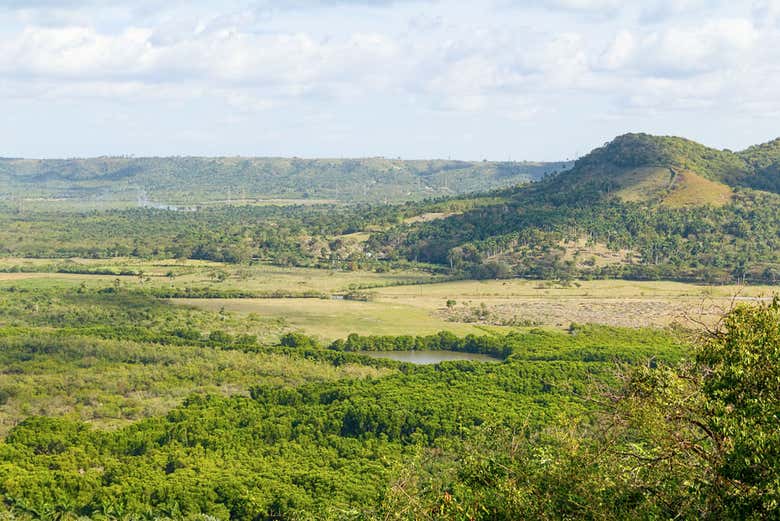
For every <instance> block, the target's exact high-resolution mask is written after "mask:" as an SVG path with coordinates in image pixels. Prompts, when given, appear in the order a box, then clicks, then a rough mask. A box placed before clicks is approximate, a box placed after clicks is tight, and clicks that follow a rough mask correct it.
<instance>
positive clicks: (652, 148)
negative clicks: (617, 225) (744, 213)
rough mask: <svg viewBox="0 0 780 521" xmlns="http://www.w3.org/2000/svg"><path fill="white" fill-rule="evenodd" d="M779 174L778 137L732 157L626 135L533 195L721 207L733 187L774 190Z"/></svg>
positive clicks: (679, 141)
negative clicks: (611, 198)
mask: <svg viewBox="0 0 780 521" xmlns="http://www.w3.org/2000/svg"><path fill="white" fill-rule="evenodd" d="M779 172H780V139H778V140H775V141H773V142H770V143H766V144H763V145H757V146H754V147H751V148H749V149H747V150H745V151H742V152H737V153H735V152H731V151H729V150H717V149H714V148H709V147H706V146H704V145H701V144H699V143H696V142H694V141H691V140H688V139H685V138H680V137H669V136H652V135H649V134H625V135H623V136H618V137H617V138H615V139H614V140H612V141H610V142H609V143H606V144H605V145H604V146H602V147H600V148H597V149H595V150H593V151H592V152H591V153H589V154H587V155H586V156H584V157H582V158H580V159H578V160H577V161H576V162H575V164H574V167H573V168H571V169H570V170H568V171H566V172H563V173H562V174H561V175H559V176H557V177H556V178H555V179H550V180H548V182H545V183H540V184H539V186H537V187H536V188H535V190H534V193H535V195H536V196H539V195H542V196H545V197H546V198H548V199H550V200H552V201H554V202H558V203H574V202H580V203H581V202H583V201H587V202H592V201H594V200H598V199H602V198H604V197H616V198H617V199H619V200H622V201H626V202H647V203H651V204H661V205H665V206H670V207H680V206H698V205H704V204H712V205H715V206H721V205H724V204H726V203H728V202H729V201H730V200H731V198H732V196H733V191H734V189H739V188H754V189H759V190H765V191H771V192H778V191H779V190H780V182H778V177H779V176H780V174H779ZM519 194H520V195H521V196H522V192H520V193H519Z"/></svg>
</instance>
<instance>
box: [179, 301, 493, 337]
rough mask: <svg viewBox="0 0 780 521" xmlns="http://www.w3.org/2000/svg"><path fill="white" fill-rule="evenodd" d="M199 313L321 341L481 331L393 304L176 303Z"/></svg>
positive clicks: (403, 305)
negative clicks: (271, 325)
mask: <svg viewBox="0 0 780 521" xmlns="http://www.w3.org/2000/svg"><path fill="white" fill-rule="evenodd" d="M176 302H177V303H180V304H184V305H189V306H195V307H198V308H201V309H206V310H211V311H220V310H224V311H227V312H231V313H239V314H245V315H248V314H255V315H258V316H259V317H260V318H262V319H264V318H269V319H270V318H274V319H278V320H280V321H281V324H282V327H283V329H284V330H295V331H302V332H304V333H307V334H309V335H314V336H317V337H320V338H321V339H322V340H324V341H332V340H335V339H337V338H344V337H346V336H347V335H348V334H349V333H358V334H361V335H407V334H408V335H428V334H433V333H436V332H439V331H442V330H449V331H452V332H453V333H455V334H457V335H467V334H484V333H485V332H489V331H491V330H499V329H503V328H483V327H479V326H477V325H472V324H462V323H456V322H448V321H447V320H446V319H445V318H443V317H438V316H436V315H435V314H433V313H431V312H430V310H428V309H425V308H422V307H420V306H415V305H409V304H398V303H393V302H359V301H349V300H332V299H331V300H329V299H176Z"/></svg>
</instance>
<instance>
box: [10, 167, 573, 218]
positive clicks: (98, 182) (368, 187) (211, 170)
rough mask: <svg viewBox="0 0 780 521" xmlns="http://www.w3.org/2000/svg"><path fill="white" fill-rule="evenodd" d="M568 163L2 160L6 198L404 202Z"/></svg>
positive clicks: (508, 181)
mask: <svg viewBox="0 0 780 521" xmlns="http://www.w3.org/2000/svg"><path fill="white" fill-rule="evenodd" d="M568 166H569V165H567V164H566V163H532V162H488V161H480V162H469V161H450V160H430V161H428V160H420V161H404V160H395V159H385V158H367V159H299V158H243V157H221V158H202V157H167V158H131V157H100V158H91V159H53V160H37V159H0V199H2V198H19V197H24V198H27V199H47V200H52V199H55V200H58V201H60V202H61V203H75V204H77V205H91V206H103V207H116V206H120V207H127V206H136V205H141V206H155V205H157V206H160V205H193V204H208V203H220V202H227V201H230V202H248V203H254V202H256V201H257V200H267V199H277V198H278V199H298V200H313V201H318V200H319V201H321V200H329V201H348V202H353V201H358V202H398V201H407V200H417V199H422V198H426V197H441V196H448V195H458V194H465V193H469V192H475V191H483V190H491V189H496V188H503V187H508V186H512V185H516V184H520V183H527V182H529V181H533V180H537V179H540V178H541V177H542V176H544V175H545V174H549V173H552V172H555V171H559V170H562V169H564V168H567V167H568Z"/></svg>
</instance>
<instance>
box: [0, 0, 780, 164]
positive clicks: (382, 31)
mask: <svg viewBox="0 0 780 521" xmlns="http://www.w3.org/2000/svg"><path fill="white" fill-rule="evenodd" d="M778 93H780V0H738V1H734V0H731V1H720V0H536V1H530V0H484V1H478V0H469V1H458V0H452V1H445V0H441V1H435V0H430V1H411V0H408V1H404V0H396V1H390V0H289V1H284V0H281V1H280V0H276V1H272V0H255V1H240V0H220V1H207V0H189V1H180V0H117V1H101V0H59V1H57V0H0V156H4V157H90V156H100V155H136V156H171V155H174V156H175V155H198V156H222V155H243V156H298V157H367V156H384V157H402V158H453V159H476V160H478V159H491V160H509V159H511V160H565V159H573V158H576V157H578V156H580V155H583V154H585V153H587V152H588V151H589V150H591V149H592V148H594V147H596V146H599V145H601V144H603V143H604V142H606V141H608V140H610V139H612V138H613V137H615V136H616V135H619V134H622V133H625V132H640V131H641V132H650V133H654V134H664V135H680V136H685V137H689V138H691V139H694V140H696V141H699V142H702V143H704V144H707V145H710V146H714V147H717V148H730V149H733V150H738V149H742V148H745V147H747V146H749V145H751V144H755V143H760V142H764V141H768V140H770V139H774V138H776V137H778V136H780V124H778V122H780V95H778Z"/></svg>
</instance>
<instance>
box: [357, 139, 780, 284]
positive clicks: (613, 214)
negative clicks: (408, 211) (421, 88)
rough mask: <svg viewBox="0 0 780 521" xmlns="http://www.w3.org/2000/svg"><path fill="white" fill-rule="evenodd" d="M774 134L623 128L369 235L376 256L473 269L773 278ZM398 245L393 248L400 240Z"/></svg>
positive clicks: (778, 207)
mask: <svg viewBox="0 0 780 521" xmlns="http://www.w3.org/2000/svg"><path fill="white" fill-rule="evenodd" d="M779 172H780V140H775V141H773V142H770V143H767V144H764V145H758V146H755V147H751V148H749V149H747V150H745V151H742V152H737V153H734V152H731V151H728V150H715V149H712V148H708V147H705V146H703V145H700V144H698V143H695V142H693V141H690V140H687V139H683V138H677V137H658V136H650V135H647V134H626V135H624V136H619V137H617V138H616V139H614V140H613V141H611V142H609V143H607V144H605V145H604V146H602V147H600V148H597V149H596V150H594V151H592V152H591V153H590V154H588V155H586V156H584V157H583V158H581V159H579V160H577V161H576V162H575V164H574V166H573V167H572V168H571V169H570V170H567V171H564V172H561V173H559V174H557V175H553V176H548V177H547V178H545V179H544V180H543V181H540V182H538V183H533V184H531V185H529V186H525V187H517V188H513V189H510V190H506V191H504V192H502V194H501V195H503V196H505V197H506V200H507V202H503V203H501V204H496V205H493V206H482V207H479V208H475V209H473V210H471V211H469V212H466V213H464V214H462V215H455V216H451V217H449V218H447V219H442V220H440V221H437V222H431V223H424V224H418V225H414V226H397V227H395V228H393V229H391V230H387V231H385V232H382V233H378V234H375V235H374V236H373V237H372V239H371V241H370V243H369V244H370V247H371V248H373V249H375V250H377V251H379V252H380V255H384V256H385V257H387V258H395V257H396V256H398V255H400V256H402V257H406V258H407V259H413V260H421V261H427V262H434V263H440V264H443V265H448V266H450V268H451V269H452V270H455V271H461V272H462V273H463V274H464V275H466V276H470V277H476V278H493V277H508V276H526V277H538V278H549V277H562V278H570V277H577V276H579V277H585V276H587V277H627V278H680V279H686V280H700V281H708V282H713V281H723V282H725V281H735V280H738V281H745V280H754V281H758V280H761V281H765V282H775V281H776V279H777V275H776V274H777V273H780V257H778V251H779V250H780V240H779V239H778V232H780V196H778V195H777V193H773V192H777V191H778V188H780V183H778V179H780V175H779ZM398 245H400V247H398Z"/></svg>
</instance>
